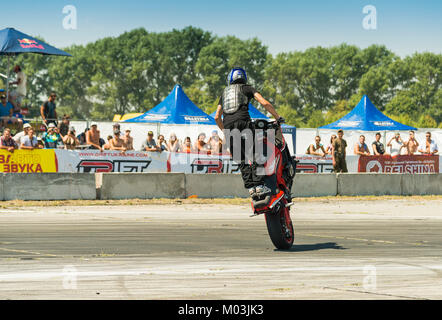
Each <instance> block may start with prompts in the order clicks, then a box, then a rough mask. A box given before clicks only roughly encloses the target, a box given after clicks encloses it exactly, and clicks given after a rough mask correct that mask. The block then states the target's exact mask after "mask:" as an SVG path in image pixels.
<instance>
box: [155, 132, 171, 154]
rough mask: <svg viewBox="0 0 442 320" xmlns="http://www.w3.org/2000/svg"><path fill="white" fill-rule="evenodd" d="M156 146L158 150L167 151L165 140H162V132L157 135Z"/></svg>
mask: <svg viewBox="0 0 442 320" xmlns="http://www.w3.org/2000/svg"><path fill="white" fill-rule="evenodd" d="M157 147H158V149H159V151H160V152H163V151H169V149H167V144H166V140H164V136H163V135H162V134H160V135H159V136H158V145H157Z"/></svg>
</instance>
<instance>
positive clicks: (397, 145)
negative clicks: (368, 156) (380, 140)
mask: <svg viewBox="0 0 442 320" xmlns="http://www.w3.org/2000/svg"><path fill="white" fill-rule="evenodd" d="M387 147H390V154H391V155H392V156H397V155H399V154H401V150H402V148H404V142H403V141H402V138H401V134H400V133H399V132H396V133H395V134H394V137H392V138H391V139H390V141H388V143H387Z"/></svg>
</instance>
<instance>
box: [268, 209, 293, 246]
mask: <svg viewBox="0 0 442 320" xmlns="http://www.w3.org/2000/svg"><path fill="white" fill-rule="evenodd" d="M265 218H266V224H267V231H268V232H269V236H270V239H271V240H272V242H273V245H274V246H275V247H276V248H277V249H280V250H289V249H290V248H291V247H292V245H293V242H294V240H295V232H294V229H293V223H292V219H291V218H290V208H286V207H285V203H284V202H283V201H281V203H280V205H279V206H278V208H276V210H275V211H273V212H271V213H266V214H265Z"/></svg>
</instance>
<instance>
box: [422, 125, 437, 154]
mask: <svg viewBox="0 0 442 320" xmlns="http://www.w3.org/2000/svg"><path fill="white" fill-rule="evenodd" d="M425 138H426V139H425V147H424V146H422V148H421V149H419V150H418V151H419V152H420V153H422V154H425V155H435V154H437V153H438V152H439V150H438V148H437V144H436V142H435V141H434V140H432V139H431V132H429V131H428V132H426V133H425Z"/></svg>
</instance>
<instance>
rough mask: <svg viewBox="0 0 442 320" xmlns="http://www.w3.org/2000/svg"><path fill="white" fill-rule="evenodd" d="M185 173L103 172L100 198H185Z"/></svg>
mask: <svg viewBox="0 0 442 320" xmlns="http://www.w3.org/2000/svg"><path fill="white" fill-rule="evenodd" d="M185 196H186V191H185V184H184V173H102V176H101V190H100V199H106V200H107V199H131V198H138V199H152V198H184V197H185Z"/></svg>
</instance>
